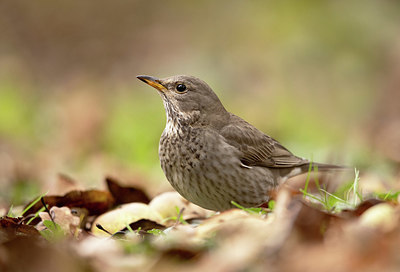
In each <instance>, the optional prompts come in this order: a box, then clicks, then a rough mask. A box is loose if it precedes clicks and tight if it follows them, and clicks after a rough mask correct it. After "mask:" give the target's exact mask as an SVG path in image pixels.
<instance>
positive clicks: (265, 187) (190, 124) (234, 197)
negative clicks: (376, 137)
mask: <svg viewBox="0 0 400 272" xmlns="http://www.w3.org/2000/svg"><path fill="white" fill-rule="evenodd" d="M138 78H139V79H140V80H142V81H144V82H145V83H147V84H149V85H151V86H153V87H154V88H156V89H157V90H158V91H159V94H160V95H161V97H162V100H163V103H164V107H165V111H166V114H167V124H166V127H165V129H164V132H163V133H162V135H161V139H160V145H159V157H160V162H161V167H162V169H163V171H164V173H165V175H166V177H167V179H168V181H169V182H170V183H171V185H172V186H173V187H174V188H175V189H176V190H177V191H178V192H179V193H180V194H181V195H182V196H183V197H185V198H186V199H188V200H189V201H191V202H193V203H195V204H197V205H199V206H201V207H204V208H206V209H211V210H218V211H221V210H226V209H229V208H231V207H232V204H231V201H235V202H237V203H239V204H240V205H243V206H245V207H252V206H258V205H261V204H262V203H264V202H266V201H268V192H269V191H270V190H272V189H274V188H275V187H277V186H278V185H279V184H281V183H282V182H283V181H285V180H286V179H288V178H289V177H292V176H295V175H298V174H301V173H304V172H307V171H308V169H309V167H310V161H308V160H306V159H303V158H300V157H297V156H295V155H293V154H292V153H291V152H290V151H289V150H287V149H286V148H285V147H284V146H282V145H281V144H280V143H279V142H278V141H276V140H274V139H273V138H271V137H269V136H268V135H266V134H264V133H262V132H261V131H260V130H258V129H257V128H255V127H254V126H252V125H251V124H249V123H248V122H246V121H244V120H243V119H241V118H240V117H238V116H236V115H234V114H232V113H229V112H228V111H226V110H225V108H224V106H223V105H222V103H221V102H220V100H219V99H218V97H217V95H216V94H215V93H214V92H213V90H212V89H211V88H210V87H209V86H208V85H207V84H206V83H205V82H204V81H202V80H200V79H198V78H195V77H192V76H173V77H168V78H164V79H157V78H154V77H150V76H138ZM315 166H317V167H318V169H319V170H329V169H338V168H341V167H340V166H336V165H330V164H321V163H312V167H315Z"/></svg>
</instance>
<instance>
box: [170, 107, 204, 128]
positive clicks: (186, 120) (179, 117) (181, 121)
mask: <svg viewBox="0 0 400 272" xmlns="http://www.w3.org/2000/svg"><path fill="white" fill-rule="evenodd" d="M164 108H165V113H166V115H167V125H169V124H170V125H173V126H177V127H180V126H188V125H193V124H195V123H196V122H197V121H198V120H199V118H200V112H191V113H190V114H187V113H184V112H180V111H179V110H178V109H175V108H174V105H173V104H171V103H167V102H164Z"/></svg>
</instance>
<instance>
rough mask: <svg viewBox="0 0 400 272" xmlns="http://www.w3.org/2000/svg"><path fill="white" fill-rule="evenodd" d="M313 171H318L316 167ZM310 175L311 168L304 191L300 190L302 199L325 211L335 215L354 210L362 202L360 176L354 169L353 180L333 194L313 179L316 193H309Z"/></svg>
mask: <svg viewBox="0 0 400 272" xmlns="http://www.w3.org/2000/svg"><path fill="white" fill-rule="evenodd" d="M314 171H318V169H317V167H315V168H314ZM310 174H311V168H310V170H309V172H308V175H307V179H306V184H305V186H304V189H300V191H301V192H302V193H303V198H304V199H309V200H310V201H312V202H315V203H318V204H320V205H322V207H323V208H324V209H325V210H327V211H330V212H334V213H337V212H340V211H342V210H343V209H355V208H356V207H357V206H358V204H359V203H360V202H362V201H363V200H364V197H363V194H362V192H361V189H360V187H359V181H360V176H359V171H358V170H357V169H355V177H354V180H353V181H352V182H350V183H347V184H345V185H344V186H342V187H340V188H339V189H338V190H336V191H335V192H333V193H330V192H328V191H327V190H326V189H325V188H322V187H321V186H320V184H319V180H318V178H316V179H315V185H316V187H317V191H318V193H317V194H311V193H309V192H308V185H309V180H310Z"/></svg>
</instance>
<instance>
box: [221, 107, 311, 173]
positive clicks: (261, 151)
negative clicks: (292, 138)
mask: <svg viewBox="0 0 400 272" xmlns="http://www.w3.org/2000/svg"><path fill="white" fill-rule="evenodd" d="M220 134H221V135H222V136H223V137H224V138H225V140H226V142H227V143H228V144H230V145H232V146H234V147H236V148H237V149H239V150H240V151H241V153H242V156H241V158H240V160H241V162H242V163H243V164H245V165H248V166H264V167H273V168H286V167H294V166H300V165H304V164H307V163H309V161H308V160H305V159H303V158H299V157H297V156H295V155H293V154H292V153H291V152H290V151H289V150H287V149H286V148H285V147H284V146H282V145H281V144H280V143H279V142H278V141H276V140H274V139H273V138H271V137H269V136H268V135H265V134H264V133H262V132H261V131H259V130H258V129H257V128H255V127H254V126H252V125H250V124H249V123H247V122H246V121H244V120H243V119H241V118H239V117H237V116H235V115H232V116H231V122H229V124H228V125H226V126H224V127H223V128H221V130H220Z"/></svg>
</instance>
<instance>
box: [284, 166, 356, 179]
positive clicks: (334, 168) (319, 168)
mask: <svg viewBox="0 0 400 272" xmlns="http://www.w3.org/2000/svg"><path fill="white" fill-rule="evenodd" d="M351 169H352V168H351V167H348V166H343V165H335V164H327V163H318V162H308V163H305V164H303V165H300V166H298V167H295V168H291V169H290V170H289V169H288V170H289V171H287V172H286V173H284V175H283V176H284V177H285V179H288V178H291V177H294V176H297V175H301V174H304V173H307V172H327V171H347V170H351Z"/></svg>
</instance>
